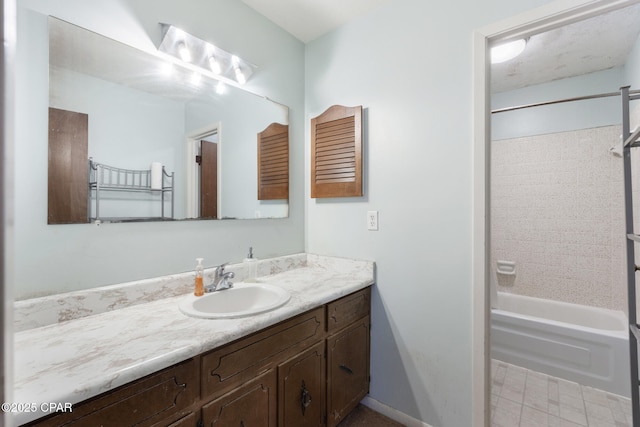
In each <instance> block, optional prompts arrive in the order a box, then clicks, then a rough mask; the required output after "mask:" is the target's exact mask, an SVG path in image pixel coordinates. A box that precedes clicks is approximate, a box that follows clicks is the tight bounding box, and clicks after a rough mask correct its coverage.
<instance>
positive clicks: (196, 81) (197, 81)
mask: <svg viewBox="0 0 640 427" xmlns="http://www.w3.org/2000/svg"><path fill="white" fill-rule="evenodd" d="M201 78H202V76H201V75H200V73H198V72H195V73H193V75H192V76H191V83H193V84H194V85H196V86H197V85H199V84H200V79H201Z"/></svg>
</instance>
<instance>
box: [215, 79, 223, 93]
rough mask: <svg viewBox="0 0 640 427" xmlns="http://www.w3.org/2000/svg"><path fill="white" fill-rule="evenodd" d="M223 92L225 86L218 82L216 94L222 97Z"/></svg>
mask: <svg viewBox="0 0 640 427" xmlns="http://www.w3.org/2000/svg"><path fill="white" fill-rule="evenodd" d="M224 91H225V86H224V83H222V82H218V84H217V85H216V93H217V94H218V95H222V94H223V93H224Z"/></svg>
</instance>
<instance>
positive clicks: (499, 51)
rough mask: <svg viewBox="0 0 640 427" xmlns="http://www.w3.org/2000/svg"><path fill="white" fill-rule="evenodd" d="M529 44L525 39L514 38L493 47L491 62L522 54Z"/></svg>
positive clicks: (494, 62)
mask: <svg viewBox="0 0 640 427" xmlns="http://www.w3.org/2000/svg"><path fill="white" fill-rule="evenodd" d="M526 46H527V41H526V40H525V39H519V40H514V41H511V42H507V43H503V44H500V45H497V46H494V47H492V48H491V63H492V64H499V63H501V62H506V61H508V60H510V59H513V58H515V57H516V56H518V55H520V54H521V53H522V52H523V51H524V48H525V47H526Z"/></svg>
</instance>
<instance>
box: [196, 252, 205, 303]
mask: <svg viewBox="0 0 640 427" xmlns="http://www.w3.org/2000/svg"><path fill="white" fill-rule="evenodd" d="M202 260H203V258H196V261H198V265H197V266H196V280H195V286H194V291H193V294H194V295H195V296H197V297H201V296H202V295H204V283H203V282H202V276H203V273H204V267H202Z"/></svg>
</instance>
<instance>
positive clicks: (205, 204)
mask: <svg viewBox="0 0 640 427" xmlns="http://www.w3.org/2000/svg"><path fill="white" fill-rule="evenodd" d="M200 218H218V144H217V143H215V142H209V141H200Z"/></svg>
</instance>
